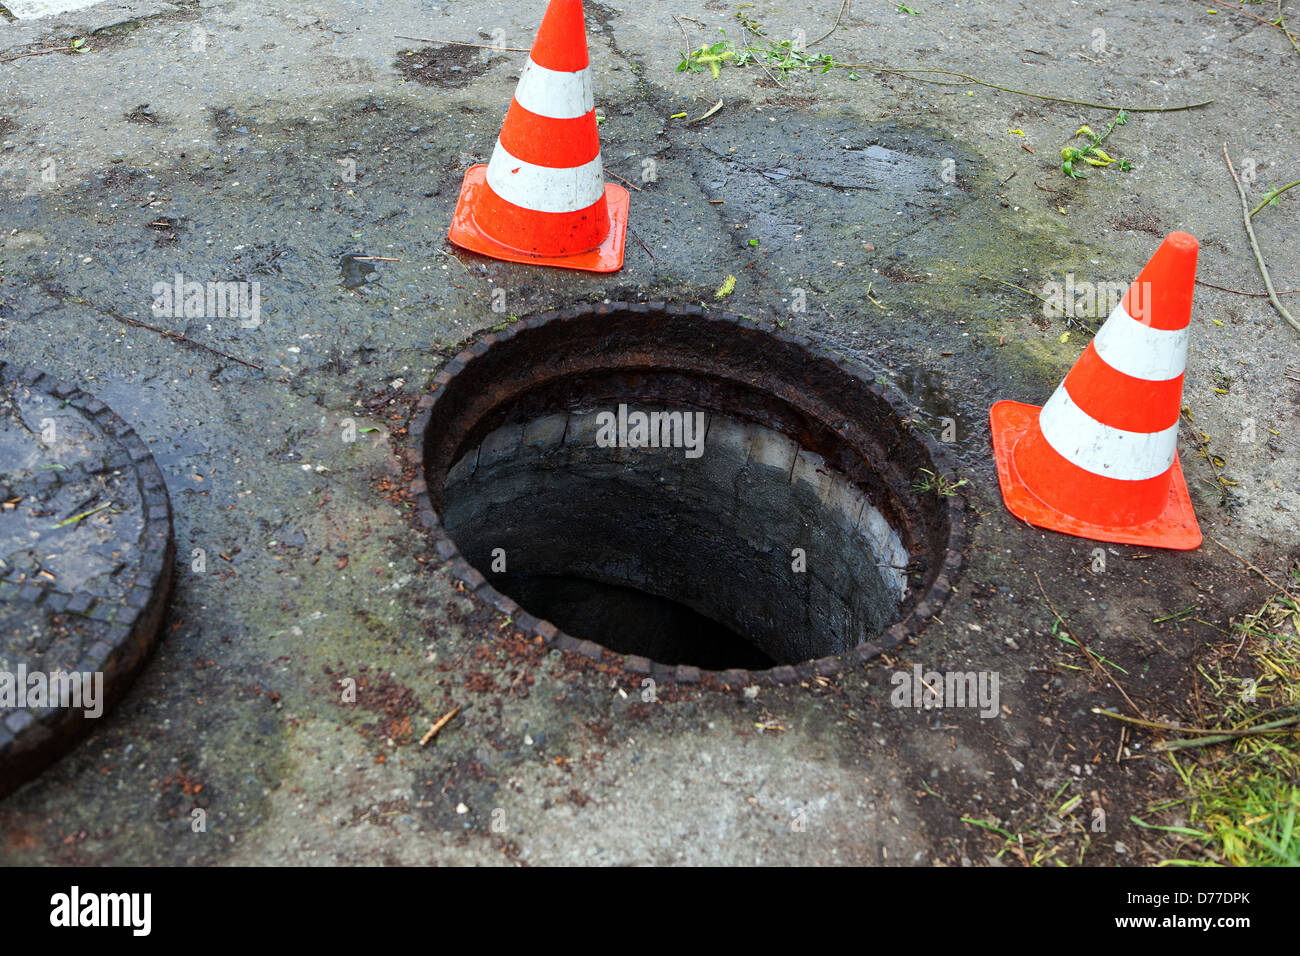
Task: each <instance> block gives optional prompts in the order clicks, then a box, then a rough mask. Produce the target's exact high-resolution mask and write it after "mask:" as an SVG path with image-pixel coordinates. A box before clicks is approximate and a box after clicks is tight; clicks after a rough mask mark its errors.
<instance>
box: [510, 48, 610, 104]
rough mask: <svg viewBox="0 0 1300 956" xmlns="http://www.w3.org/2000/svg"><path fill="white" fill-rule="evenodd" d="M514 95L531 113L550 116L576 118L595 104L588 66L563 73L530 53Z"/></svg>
mask: <svg viewBox="0 0 1300 956" xmlns="http://www.w3.org/2000/svg"><path fill="white" fill-rule="evenodd" d="M515 99H516V100H518V101H519V105H520V106H522V107H523V108H524V109H526V110H528V112H530V113H536V114H537V115H538V116H546V117H549V118H550V119H577V118H578V117H580V116H586V115H587V114H588V113H590V112H591V111H592V110H594V109H595V108H596V95H595V93H594V91H593V90H592V88H591V69H590V68H584V69H581V70H578V71H577V72H576V73H566V72H562V71H560V70H552V69H550V68H548V67H545V66H539V65H538V64H537V63H535V62H534V61H533V58H532V57H531V56H530V57H529V58H528V63H527V64H526V65H525V66H524V71H523V73H521V74H520V75H519V85H518V86H517V87H515Z"/></svg>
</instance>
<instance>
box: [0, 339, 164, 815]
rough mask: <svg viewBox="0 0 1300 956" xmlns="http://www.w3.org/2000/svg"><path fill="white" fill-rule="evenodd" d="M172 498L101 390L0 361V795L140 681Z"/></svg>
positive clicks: (152, 635) (159, 600)
mask: <svg viewBox="0 0 1300 956" xmlns="http://www.w3.org/2000/svg"><path fill="white" fill-rule="evenodd" d="M172 555H173V545H172V528H171V508H170V505H169V503H168V500H167V489H166V486H165V485H164V483H163V476H162V472H161V471H160V470H159V468H158V465H157V464H156V463H155V462H154V460H153V458H152V457H150V455H149V450H148V449H147V448H146V447H145V445H144V442H142V441H141V440H140V438H139V437H138V436H137V435H136V434H135V432H133V431H132V430H131V429H130V428H129V427H128V426H127V424H126V422H124V421H122V419H121V418H119V417H118V416H117V415H116V414H114V413H113V411H112V410H111V409H110V408H109V407H108V406H107V405H105V404H104V403H103V402H101V401H99V400H98V399H96V398H94V397H92V396H90V395H87V394H86V393H85V392H83V391H81V390H80V389H78V388H76V387H75V386H73V385H69V384H67V383H64V382H60V381H59V380H57V379H55V378H52V377H51V376H49V375H45V374H42V373H41V372H39V371H35V370H33V369H25V368H21V367H19V366H15V365H5V364H3V363H0V796H2V795H4V794H6V793H9V792H10V791H12V790H14V789H16V788H17V787H18V786H20V785H21V784H22V783H23V782H24V781H26V780H28V779H30V778H31V777H32V776H34V775H35V774H37V773H39V772H40V771H41V770H42V769H44V768H45V767H46V766H47V765H48V764H49V763H51V762H52V761H53V760H54V759H55V758H57V757H58V756H59V755H60V754H61V753H62V752H63V751H65V750H66V749H67V748H68V747H69V746H70V745H71V744H72V743H73V742H74V741H75V740H76V739H77V737H78V736H79V735H80V734H82V733H85V732H86V731H87V730H88V729H89V727H90V726H91V725H90V721H92V720H95V719H97V718H98V717H100V716H102V715H103V714H104V713H105V712H106V711H107V709H108V708H109V707H111V706H112V704H113V703H114V702H115V701H116V700H117V699H118V698H119V697H120V696H121V695H122V693H123V692H124V691H125V690H126V688H127V687H128V686H129V685H130V682H131V679H132V678H133V677H134V676H135V674H136V672H137V671H138V670H139V668H140V666H141V664H142V663H143V662H144V660H145V658H146V657H147V656H148V654H149V651H150V650H151V649H152V648H153V646H154V643H155V641H156V639H157V636H158V632H159V628H160V625H161V623H162V616H163V610H164V607H165V605H166V601H167V595H168V592H169V591H170V587H171V570H172Z"/></svg>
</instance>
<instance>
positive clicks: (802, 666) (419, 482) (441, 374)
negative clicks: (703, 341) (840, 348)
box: [407, 300, 968, 687]
mask: <svg viewBox="0 0 1300 956" xmlns="http://www.w3.org/2000/svg"><path fill="white" fill-rule="evenodd" d="M616 313H620V314H621V313H628V314H632V315H637V314H640V315H646V316H649V315H652V314H665V315H671V316H674V317H677V318H688V319H691V320H693V321H698V322H704V323H717V324H718V325H726V326H734V327H738V328H741V329H745V330H748V331H752V332H756V333H758V334H761V335H764V336H768V337H770V338H772V339H775V340H777V341H780V342H783V343H785V344H787V345H791V346H794V347H795V348H797V349H800V350H801V351H802V352H804V353H805V354H806V355H807V356H808V358H809V360H810V361H820V362H827V363H830V364H831V365H834V366H835V367H836V368H837V369H839V370H840V371H842V372H845V373H847V374H849V375H851V376H852V377H854V378H856V379H858V380H859V382H860V383H861V385H862V387H863V388H864V389H865V390H866V391H868V392H870V393H871V394H872V395H873V396H875V398H876V399H878V400H879V401H881V402H883V403H885V404H886V405H887V406H888V407H889V408H890V410H892V411H893V413H894V414H895V415H896V416H898V418H899V419H900V420H905V419H907V418H908V415H909V414H910V412H911V409H908V408H905V407H903V406H902V404H901V403H900V402H898V401H896V400H895V399H894V398H891V397H890V395H889V393H888V392H887V391H886V390H885V389H883V388H881V386H880V385H879V384H878V383H877V382H876V381H875V376H874V374H873V373H872V372H871V371H870V370H869V369H867V368H866V367H864V366H863V365H861V364H860V363H858V362H855V361H853V360H852V359H849V358H847V357H845V356H843V355H840V354H837V353H836V352H834V351H833V350H832V349H830V348H829V347H828V346H825V345H822V344H820V343H819V342H818V341H817V340H815V339H813V338H810V337H809V336H806V335H796V334H792V333H790V332H785V331H782V330H775V331H773V330H769V329H765V328H763V327H762V326H760V325H759V324H758V323H757V322H755V321H753V320H752V319H748V318H745V317H743V316H740V315H736V314H735V313H731V312H725V311H712V310H706V309H704V308H702V307H701V306H696V305H677V304H673V303H670V302H667V301H664V300H656V301H651V302H622V301H613V302H603V303H600V304H594V305H584V306H575V307H570V308H565V309H554V310H551V311H548V312H544V313H540V314H538V315H534V316H530V317H528V318H521V319H520V320H519V321H517V322H514V323H512V324H511V325H510V326H509V327H508V328H506V329H503V330H500V331H492V332H488V333H487V334H485V335H482V336H481V337H480V338H478V339H476V340H475V341H474V342H472V343H471V344H469V345H467V346H466V347H465V348H463V349H462V350H461V351H460V352H459V353H458V354H457V355H456V356H455V357H454V358H453V359H451V360H450V361H449V362H447V363H446V364H445V365H444V366H443V367H442V369H441V370H439V371H438V373H437V374H436V375H435V376H434V378H433V381H432V383H431V385H430V386H429V391H428V392H427V393H426V394H424V395H422V396H420V399H419V401H418V403H417V404H416V409H415V415H414V417H413V419H412V422H411V425H410V428H409V434H408V439H409V443H408V448H407V457H408V461H409V462H410V463H411V464H412V465H413V466H414V467H415V468H416V470H417V472H418V474H417V477H416V478H415V479H414V480H413V481H412V482H411V485H410V492H411V495H412V497H413V498H414V499H415V503H416V513H417V515H418V517H419V520H420V523H421V525H422V526H423V528H424V530H425V531H426V533H428V534H429V535H430V537H431V538H432V541H433V544H434V550H435V552H436V553H437V554H438V556H439V558H441V559H442V560H443V561H444V562H445V563H446V565H447V566H448V568H449V570H450V572H451V575H452V577H453V578H454V579H455V580H456V581H458V582H460V583H461V584H463V585H464V586H465V588H466V589H467V590H468V591H469V592H471V593H472V594H473V595H474V596H475V597H477V598H478V599H480V600H481V601H483V602H484V603H485V604H487V605H490V606H491V607H494V608H496V609H497V610H498V611H500V612H501V613H502V614H505V615H506V616H507V617H509V618H510V619H511V621H512V622H513V626H514V629H515V630H516V631H520V632H522V633H523V634H524V635H525V636H527V637H534V638H540V639H541V640H542V642H543V643H544V644H545V645H546V646H547V647H548V648H550V649H553V650H559V651H562V652H573V653H578V654H582V655H584V656H586V657H589V658H591V659H593V660H596V661H600V660H602V659H603V660H606V661H613V662H616V663H618V664H619V665H620V666H621V667H622V668H623V669H625V670H627V671H630V672H632V673H634V674H638V675H644V676H647V677H650V678H652V679H653V680H655V681H657V682H661V683H683V684H695V683H702V682H704V683H708V682H711V681H713V682H718V683H721V684H723V685H725V686H728V687H744V686H749V685H751V684H760V685H764V684H765V685H781V684H792V683H796V682H801V681H808V680H812V679H814V678H817V677H835V676H838V675H840V674H842V673H844V672H845V671H847V670H848V669H849V668H850V667H852V666H854V665H857V664H861V663H866V662H868V661H871V660H873V659H875V658H877V657H879V656H881V655H882V654H884V653H885V652H886V651H888V650H891V649H893V648H896V647H898V646H900V645H902V644H903V643H905V642H906V641H908V640H909V639H911V638H914V637H917V636H919V635H920V634H921V633H922V632H923V631H924V630H925V629H926V627H927V625H928V624H929V622H930V620H931V619H932V618H934V617H935V616H936V615H937V614H938V611H939V609H940V608H942V607H943V605H944V603H945V602H946V601H947V600H948V598H949V597H950V596H951V595H952V593H953V592H954V585H955V582H956V579H957V577H958V576H959V575H960V573H961V571H962V568H963V565H964V562H965V556H964V552H965V548H966V545H967V542H968V536H967V528H966V498H965V495H964V494H962V493H958V494H954V495H951V496H948V497H944V498H943V499H941V504H942V505H943V506H944V508H945V509H946V518H947V521H948V537H947V541H946V542H944V546H945V547H944V549H943V557H942V561H940V562H938V563H937V567H936V569H935V572H934V573H933V576H932V577H931V579H930V581H929V583H928V584H927V585H925V587H924V588H922V589H920V590H919V591H918V592H917V598H916V600H915V603H914V604H913V605H912V606H911V607H910V608H909V610H908V612H907V613H906V614H905V615H904V616H903V617H902V618H901V619H900V620H898V621H895V622H894V623H893V624H891V625H890V626H889V627H888V628H886V629H885V630H884V631H883V632H881V633H880V634H879V635H877V636H876V637H874V638H872V639H871V640H868V641H863V642H861V643H859V644H857V645H856V646H854V647H852V648H850V649H849V650H847V651H844V652H841V653H839V654H833V655H829V656H826V657H818V658H813V659H810V660H806V661H801V662H799V663H797V664H780V665H777V666H776V667H771V668H768V669H766V670H757V671H756V670H747V669H744V668H728V669H726V670H721V671H713V670H703V669H701V668H699V667H696V666H694V665H689V664H677V665H669V664H661V663H658V662H656V661H652V660H649V659H648V658H645V657H641V656H638V655H630V654H621V653H619V652H617V651H614V650H611V649H609V648H608V647H604V646H603V645H600V644H597V643H596V642H594V641H590V640H584V639H581V638H577V637H574V636H572V635H570V634H567V633H565V632H564V631H561V630H560V629H559V628H558V627H556V626H555V625H554V624H552V623H551V622H550V621H547V620H544V619H542V618H539V617H537V616H536V615H533V614H530V613H529V612H528V611H526V610H524V608H523V607H521V606H520V605H519V603H518V602H516V601H515V600H514V599H513V598H511V597H509V596H508V595H506V594H503V593H501V592H500V591H498V590H497V589H496V588H495V587H493V586H492V584H491V583H489V582H488V580H487V578H485V577H484V576H483V574H482V573H481V572H479V571H478V569H477V568H475V567H474V566H473V565H471V564H470V563H469V562H468V561H466V560H465V557H464V555H462V554H461V552H460V548H459V547H458V546H457V544H456V542H455V541H454V540H453V538H452V536H451V535H450V533H448V531H447V530H446V528H445V527H444V526H443V523H442V520H441V518H440V517H439V515H438V513H437V511H436V509H435V508H434V505H433V498H432V496H431V495H430V492H429V485H428V481H427V478H426V472H425V436H426V434H427V433H428V430H429V428H430V426H431V424H432V422H433V419H434V415H435V414H436V413H437V411H438V406H439V401H440V399H442V398H443V396H445V395H446V394H447V386H448V385H449V384H451V382H452V381H453V380H454V379H455V378H456V377H457V376H458V375H459V374H460V373H461V372H463V371H464V370H465V369H466V368H468V367H470V366H471V364H472V363H473V362H475V361H476V360H478V359H480V358H481V357H482V356H484V355H485V354H487V352H488V350H489V349H491V348H492V347H493V346H495V345H498V344H501V343H503V342H507V341H509V340H510V339H512V338H514V337H515V336H517V335H519V334H520V333H523V332H526V331H529V330H533V329H540V328H542V327H543V326H546V325H549V324H551V323H563V322H569V321H574V320H580V319H584V318H594V317H599V316H604V315H611V314H616ZM905 427H906V431H907V434H908V436H909V438H910V439H911V440H912V441H914V442H916V443H917V444H918V445H920V446H921V447H922V448H923V449H924V450H925V452H926V454H927V455H928V456H929V458H930V460H931V462H932V464H933V466H934V470H935V471H936V472H937V473H940V474H951V473H953V472H954V470H955V464H954V462H953V460H952V457H951V455H950V454H949V453H948V452H947V451H946V450H945V449H944V448H943V446H942V445H940V444H939V443H938V442H936V441H935V440H934V439H933V438H931V437H930V436H929V435H926V434H924V433H921V432H918V431H916V430H915V429H914V428H912V427H911V426H905ZM837 434H838V432H837ZM841 437H843V436H841ZM934 553H935V554H936V556H937V555H938V553H939V549H938V548H935V549H934Z"/></svg>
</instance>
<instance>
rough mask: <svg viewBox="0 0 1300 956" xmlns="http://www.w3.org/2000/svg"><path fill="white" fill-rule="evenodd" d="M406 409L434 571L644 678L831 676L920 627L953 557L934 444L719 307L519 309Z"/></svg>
mask: <svg viewBox="0 0 1300 956" xmlns="http://www.w3.org/2000/svg"><path fill="white" fill-rule="evenodd" d="M422 406H423V411H422V413H421V414H420V415H418V416H417V421H416V422H415V423H414V425H413V427H412V431H413V433H414V438H415V439H416V441H417V442H418V443H419V445H418V447H419V454H420V455H421V457H422V464H423V468H424V479H423V480H420V481H417V483H416V489H415V490H416V492H417V494H418V495H419V497H420V500H421V509H422V512H423V514H424V518H425V521H426V523H427V524H428V525H429V527H430V529H431V530H432V532H433V534H434V538H435V544H436V547H437V549H438V553H439V554H440V555H441V556H442V557H443V558H444V559H447V560H450V561H452V567H453V571H454V573H455V574H456V575H457V576H458V577H459V578H460V579H461V580H462V581H464V582H465V583H466V584H467V585H468V586H469V587H471V588H472V589H473V590H474V591H475V592H476V593H477V594H479V595H480V596H481V597H483V598H484V599H485V600H487V601H489V602H491V603H492V604H494V605H496V606H497V607H498V608H500V609H502V610H504V611H505V612H507V613H509V614H511V615H512V617H513V618H514V621H515V624H516V626H518V627H519V628H522V629H524V630H527V631H530V632H532V633H534V634H537V635H540V636H542V637H543V638H544V639H545V640H547V641H550V642H554V645H555V646H557V647H559V648H561V649H572V650H578V651H582V652H584V653H588V654H590V655H591V656H593V657H598V656H600V654H601V652H602V648H603V649H606V650H609V651H613V652H615V653H617V654H621V655H624V656H625V659H624V661H623V663H624V665H625V666H627V667H628V668H630V669H632V670H634V671H638V672H641V673H649V674H652V675H653V676H655V677H657V678H659V679H676V680H687V681H689V680H698V679H700V676H701V672H704V671H721V672H724V674H723V675H722V677H723V679H724V680H725V681H726V682H727V683H734V682H736V681H742V680H743V681H748V680H753V679H767V680H772V681H778V682H781V681H789V680H794V679H797V678H800V677H806V676H809V675H812V674H831V673H835V672H837V671H838V670H839V669H840V668H841V667H842V666H843V664H844V663H845V661H846V660H848V659H850V658H851V656H852V655H856V656H857V657H858V658H862V659H866V658H870V657H872V656H875V655H876V654H879V653H880V651H881V650H882V649H884V648H887V647H891V646H894V645H896V644H898V643H899V642H901V641H903V640H904V639H906V638H907V637H908V636H910V635H912V634H915V633H917V632H918V631H919V630H920V629H921V628H922V627H923V626H924V624H925V622H926V621H927V620H928V618H930V617H931V616H932V615H933V614H934V613H935V612H936V611H937V610H938V609H939V607H940V605H941V604H942V603H943V601H944V600H945V599H946V597H947V596H948V593H949V592H950V590H951V586H952V583H953V580H954V576H955V574H956V572H957V571H958V570H959V569H960V567H961V560H962V558H961V551H962V547H963V543H964V525H963V516H964V502H963V500H962V498H961V497H960V495H956V494H941V493H939V492H938V491H937V490H934V486H935V481H934V478H933V476H936V475H945V474H947V473H948V470H947V469H946V468H945V467H944V463H943V461H942V460H941V459H942V452H941V451H940V450H939V449H938V448H937V446H935V445H934V444H933V443H932V442H930V441H929V439H926V438H924V437H922V436H920V435H918V434H916V433H915V432H913V431H912V430H911V429H910V428H909V426H908V424H907V423H906V422H905V421H904V419H903V417H902V416H901V415H900V414H899V413H898V412H897V411H896V410H895V409H894V408H893V406H892V405H891V403H890V402H889V400H888V399H887V398H886V397H885V395H884V393H883V391H882V389H881V388H880V387H879V386H878V385H876V384H875V383H874V382H872V381H871V378H870V376H869V375H868V373H866V372H865V370H862V369H860V368H858V367H857V366H855V365H854V364H853V363H851V362H849V361H848V360H845V359H842V358H839V357H837V356H834V355H832V354H830V353H828V352H826V351H823V350H821V349H818V348H816V347H815V346H813V345H812V343H810V342H809V341H807V340H806V339H803V338H800V337H797V336H792V335H787V334H772V333H768V332H765V331H763V330H761V329H759V328H758V327H757V326H755V325H754V324H753V323H751V322H748V321H747V320H742V319H739V318H737V317H735V316H731V315H725V314H712V313H707V312H705V311H704V310H702V309H699V308H693V307H675V306H666V305H664V304H663V303H649V304H627V303H614V304H608V305H601V306H594V307H587V308H576V309H568V310H564V311H560V312H553V313H549V314H547V315H543V316H539V317H536V318H532V319H528V320H525V321H521V322H518V323H516V324H515V325H513V326H511V327H510V328H508V329H507V330H505V331H502V332H497V333H492V334H490V335H487V336H485V337H484V338H483V339H481V340H480V341H479V342H477V343H476V344H475V345H473V346H472V347H470V348H468V349H466V350H465V351H464V352H462V353H461V354H460V355H459V356H458V357H457V358H455V359H454V360H453V361H451V362H450V363H449V364H448V365H447V366H446V368H444V369H443V370H442V371H441V372H440V373H439V374H438V376H437V377H436V379H435V381H434V388H433V392H432V394H431V395H428V396H426V397H425V398H424V399H423V400H422ZM921 486H929V487H927V488H925V489H924V490H918V488H920V487H921ZM943 490H944V491H951V490H952V488H951V486H950V485H947V486H945V487H944V489H943Z"/></svg>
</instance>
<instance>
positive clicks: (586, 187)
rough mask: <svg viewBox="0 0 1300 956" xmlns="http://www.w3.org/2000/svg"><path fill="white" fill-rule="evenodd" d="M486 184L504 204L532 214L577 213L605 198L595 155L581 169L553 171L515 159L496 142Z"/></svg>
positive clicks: (554, 169) (603, 179)
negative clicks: (527, 210) (529, 211)
mask: <svg viewBox="0 0 1300 956" xmlns="http://www.w3.org/2000/svg"><path fill="white" fill-rule="evenodd" d="M487 183H488V185H489V186H491V187H492V191H493V192H494V193H496V194H497V195H498V196H500V197H501V198H502V199H504V200H505V201H506V202H508V203H513V204H514V205H516V206H522V207H523V208H524V209H531V210H533V211H534V212H577V211H578V210H579V209H586V208H587V207H588V206H590V205H591V204H592V203H594V202H595V201H596V200H597V199H599V198H600V197H601V196H603V195H605V174H604V170H603V169H602V167H601V163H600V154H599V153H597V154H596V158H595V159H593V160H591V162H588V163H583V164H582V165H581V166H571V167H568V168H566V169H556V168H554V167H551V166H537V165H535V164H533V163H526V162H524V161H523V160H522V159H516V158H515V157H514V156H511V155H510V153H509V152H507V151H506V148H505V147H504V146H502V145H501V140H499V139H498V140H497V147H496V149H494V150H493V151H492V159H491V160H489V161H488V168H487Z"/></svg>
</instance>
